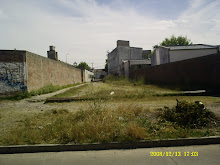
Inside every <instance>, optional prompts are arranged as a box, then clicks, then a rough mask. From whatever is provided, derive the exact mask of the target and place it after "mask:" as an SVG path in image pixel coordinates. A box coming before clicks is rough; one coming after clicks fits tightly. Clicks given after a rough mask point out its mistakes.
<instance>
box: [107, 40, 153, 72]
mask: <svg viewBox="0 0 220 165" xmlns="http://www.w3.org/2000/svg"><path fill="white" fill-rule="evenodd" d="M150 54H151V51H150V50H143V49H142V48H137V47H130V45H129V41H123V40H118V41H117V47H116V48H115V49H114V50H113V51H112V52H111V53H109V54H108V74H114V75H125V76H128V75H129V70H130V69H131V66H132V65H136V66H143V65H150V63H151V61H150V60H149V57H150Z"/></svg>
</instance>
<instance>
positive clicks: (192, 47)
mask: <svg viewBox="0 0 220 165" xmlns="http://www.w3.org/2000/svg"><path fill="white" fill-rule="evenodd" d="M165 47H166V48H170V50H183V49H213V48H218V47H217V46H212V45H204V44H193V45H187V46H165Z"/></svg>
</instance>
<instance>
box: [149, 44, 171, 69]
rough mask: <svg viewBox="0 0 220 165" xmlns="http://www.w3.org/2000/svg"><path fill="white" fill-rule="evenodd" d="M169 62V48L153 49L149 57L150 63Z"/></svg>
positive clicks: (153, 64)
mask: <svg viewBox="0 0 220 165" xmlns="http://www.w3.org/2000/svg"><path fill="white" fill-rule="evenodd" d="M165 63H169V49H167V48H164V47H159V48H156V49H155V50H154V54H153V55H152V57H151V65H152V66H155V65H160V64H165Z"/></svg>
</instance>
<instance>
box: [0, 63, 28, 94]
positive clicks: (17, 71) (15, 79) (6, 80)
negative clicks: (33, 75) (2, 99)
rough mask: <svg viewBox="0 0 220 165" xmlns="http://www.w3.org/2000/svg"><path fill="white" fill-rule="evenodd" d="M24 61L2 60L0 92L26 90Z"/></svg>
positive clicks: (0, 64) (0, 65)
mask: <svg viewBox="0 0 220 165" xmlns="http://www.w3.org/2000/svg"><path fill="white" fill-rule="evenodd" d="M26 89H27V86H26V85H25V80H24V63H18V62H11V63H8V62H7V63H3V62H0V93H5V92H17V91H23V90H26Z"/></svg>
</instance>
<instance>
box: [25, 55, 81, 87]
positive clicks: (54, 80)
mask: <svg viewBox="0 0 220 165" xmlns="http://www.w3.org/2000/svg"><path fill="white" fill-rule="evenodd" d="M26 63H27V86H28V91H32V90H36V89H39V88H41V87H43V86H46V85H48V84H53V85H60V86H63V85H68V84H73V83H81V82H82V78H81V70H80V69H77V68H75V67H73V66H72V65H69V64H66V63H64V62H61V61H56V60H52V59H48V58H46V57H42V56H39V55H37V54H34V53H31V52H27V53H26Z"/></svg>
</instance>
